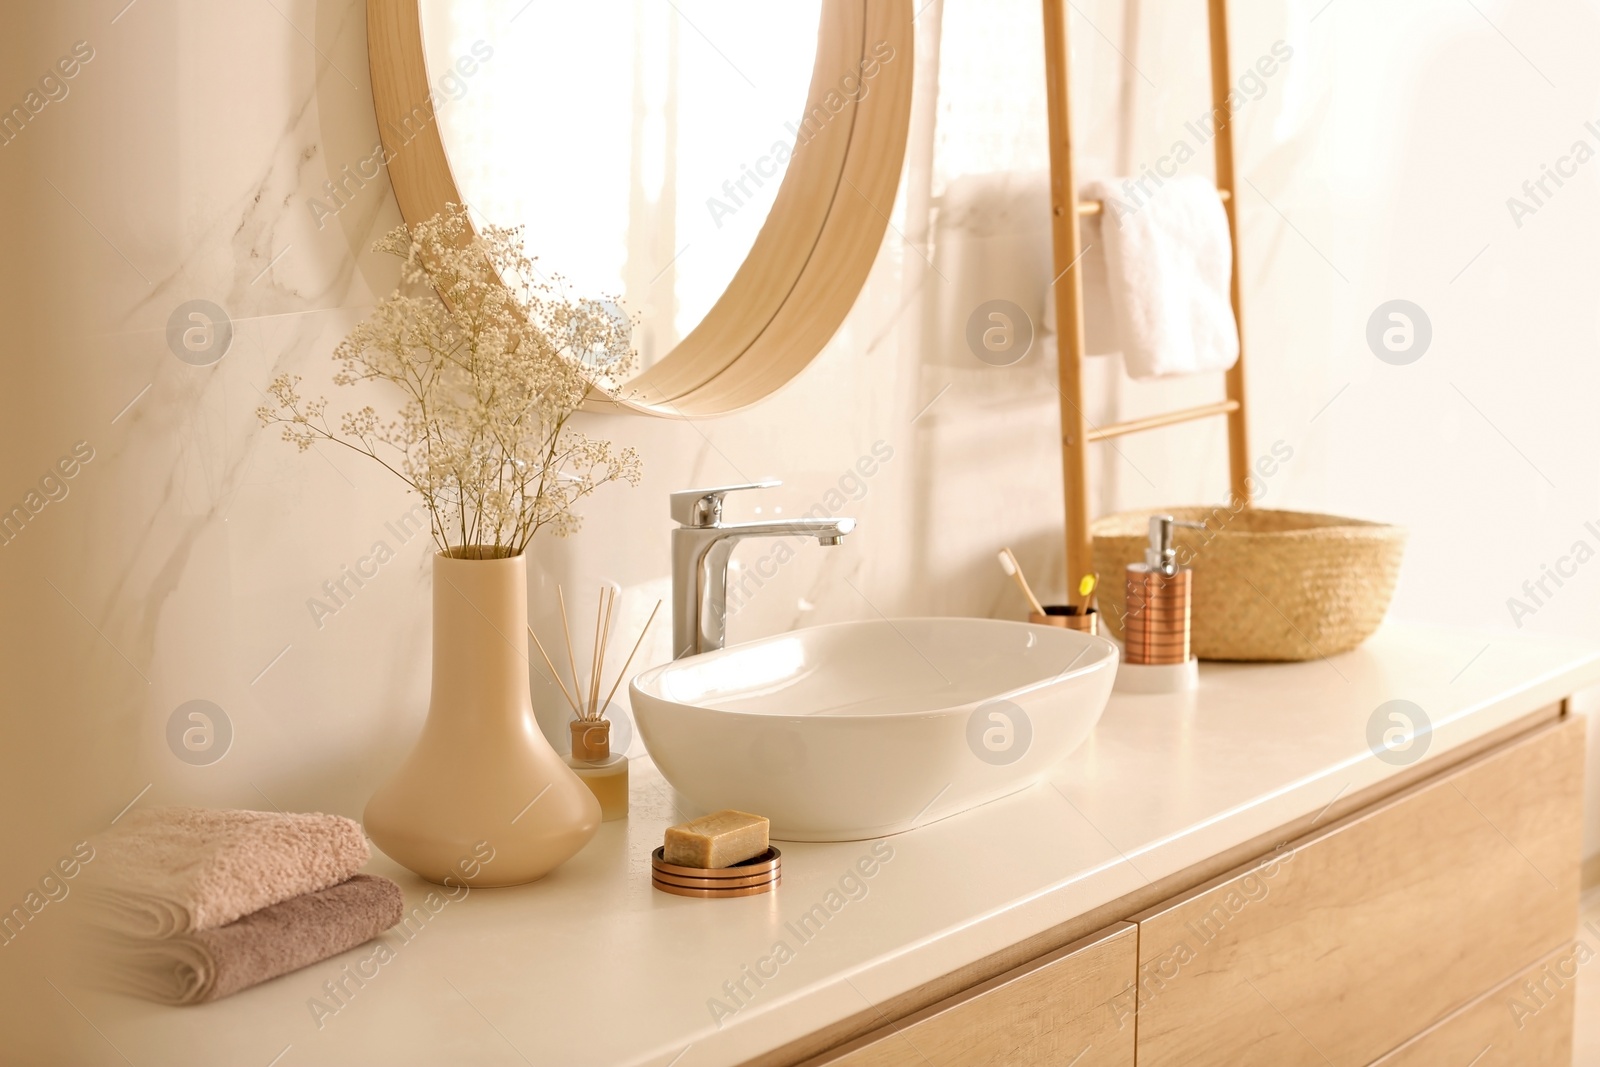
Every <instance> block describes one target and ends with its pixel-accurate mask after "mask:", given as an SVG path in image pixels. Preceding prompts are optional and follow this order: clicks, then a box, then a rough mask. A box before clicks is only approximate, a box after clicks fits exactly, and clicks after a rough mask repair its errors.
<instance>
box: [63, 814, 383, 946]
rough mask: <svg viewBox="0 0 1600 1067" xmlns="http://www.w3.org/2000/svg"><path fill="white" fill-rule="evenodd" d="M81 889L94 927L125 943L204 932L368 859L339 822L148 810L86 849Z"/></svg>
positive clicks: (332, 879) (362, 842)
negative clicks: (91, 852)
mask: <svg viewBox="0 0 1600 1067" xmlns="http://www.w3.org/2000/svg"><path fill="white" fill-rule="evenodd" d="M94 845H95V854H96V862H95V864H94V866H93V868H90V869H88V873H91V874H92V875H93V876H94V877H93V879H92V880H91V881H90V883H89V885H88V886H86V888H85V893H86V894H87V895H89V896H92V897H93V898H94V900H95V901H96V903H97V904H98V905H99V910H100V915H99V917H98V918H99V923H100V925H102V926H105V927H108V928H109V929H111V930H112V931H115V932H118V933H122V934H124V935H127V936H130V937H171V936H173V935H175V934H187V933H193V932H195V931H199V930H210V929H212V928H214V927H219V926H222V925H224V924H225V923H230V922H232V921H233V920H235V919H237V918H239V917H240V916H242V915H248V914H250V913H251V912H255V911H260V910H261V909H262V908H265V907H268V906H269V905H272V904H276V903H278V902H279V901H282V900H288V899H289V898H290V897H297V896H299V895H301V894H302V893H314V892H316V891H317V890H319V889H326V888H327V887H329V886H331V885H337V884H338V883H340V882H343V881H344V880H346V879H347V878H349V877H350V876H351V875H353V874H355V873H356V871H358V870H360V869H361V867H362V865H363V864H365V863H366V862H367V859H368V857H369V856H370V855H371V851H370V849H369V848H368V847H367V839H366V837H365V836H364V835H363V834H362V832H361V826H360V824H359V823H357V822H355V821H353V820H351V819H346V818H344V817H342V816H339V815H315V814H313V815H285V814H281V813H279V812H268V811H213V810H210V809H206V808H152V809H150V810H148V811H134V812H130V813H128V815H127V816H126V817H125V818H123V819H122V821H121V823H120V824H119V825H118V826H116V827H114V828H113V829H112V830H111V831H110V832H108V833H107V834H106V835H105V836H104V837H103V838H99V839H97V840H96V841H95V843H94Z"/></svg>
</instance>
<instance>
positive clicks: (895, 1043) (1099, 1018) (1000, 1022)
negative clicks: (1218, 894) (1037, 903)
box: [819, 923, 1139, 1067]
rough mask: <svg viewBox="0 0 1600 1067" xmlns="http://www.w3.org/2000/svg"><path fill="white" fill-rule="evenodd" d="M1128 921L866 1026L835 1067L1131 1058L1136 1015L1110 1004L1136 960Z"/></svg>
mask: <svg viewBox="0 0 1600 1067" xmlns="http://www.w3.org/2000/svg"><path fill="white" fill-rule="evenodd" d="M1138 943H1139V938H1138V931H1137V930H1136V929H1135V928H1134V927H1133V926H1132V925H1131V924H1129V923H1118V924H1116V925H1115V926H1113V927H1111V928H1110V929H1107V930H1104V931H1102V932H1100V933H1098V934H1094V935H1092V936H1090V937H1087V938H1084V939H1083V940H1082V941H1078V942H1076V943H1074V944H1071V945H1068V946H1066V947H1065V948H1062V949H1058V950H1057V951H1055V952H1052V953H1050V954H1049V955H1048V956H1045V957H1043V958H1042V959H1039V960H1037V961H1035V962H1033V963H1029V964H1027V965H1026V966H1023V967H1019V968H1017V969H1016V970H1014V971H1011V972H1008V973H1006V974H1003V975H1000V976H999V977H998V978H994V979H991V980H990V981H988V982H984V983H983V984H982V985H978V986H975V987H973V988H972V989H970V990H967V991H966V992H964V993H962V994H960V995H959V996H955V997H951V998H950V999H948V1000H945V1001H942V1002H940V1003H938V1004H935V1005H933V1006H932V1007H930V1008H927V1009H925V1010H923V1011H921V1012H918V1013H916V1014H915V1015H911V1016H909V1017H907V1018H905V1019H902V1020H900V1021H899V1022H896V1023H894V1024H892V1025H890V1026H887V1027H885V1028H884V1029H883V1030H881V1031H879V1032H877V1033H874V1034H869V1035H867V1036H866V1037H865V1038H862V1039H861V1040H859V1041H856V1042H854V1043H852V1044H850V1045H847V1046H845V1047H844V1048H843V1049H839V1050H835V1051H834V1052H833V1053H830V1054H829V1055H828V1056H827V1057H826V1058H825V1059H824V1060H822V1061H819V1062H824V1063H827V1064H828V1065H829V1067H897V1065H899V1064H921V1065H924V1067H1063V1065H1065V1064H1069V1063H1070V1064H1072V1065H1073V1067H1128V1065H1130V1064H1132V1063H1133V1032H1134V1028H1133V1019H1132V1017H1131V1016H1129V1017H1128V1018H1126V1019H1123V1020H1120V1021H1119V1020H1118V1019H1116V1018H1115V1017H1114V1016H1113V1015H1112V1014H1111V1013H1110V1012H1108V1011H1107V1010H1106V1006H1107V1005H1108V1004H1109V1003H1110V1002H1111V1000H1112V999H1113V998H1114V997H1116V996H1117V995H1118V994H1119V993H1121V992H1122V991H1123V990H1124V989H1126V988H1127V983H1128V975H1130V974H1131V973H1133V969H1134V967H1135V966H1137V964H1138Z"/></svg>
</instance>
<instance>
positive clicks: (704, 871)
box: [650, 846, 783, 897]
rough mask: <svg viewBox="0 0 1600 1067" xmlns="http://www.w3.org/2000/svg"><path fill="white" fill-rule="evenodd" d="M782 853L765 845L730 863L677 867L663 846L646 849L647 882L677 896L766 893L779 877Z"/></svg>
mask: <svg viewBox="0 0 1600 1067" xmlns="http://www.w3.org/2000/svg"><path fill="white" fill-rule="evenodd" d="M782 868H783V853H781V852H779V851H778V850H777V849H775V848H772V847H770V846H769V847H768V848H767V850H766V851H765V852H763V853H762V854H761V855H759V856H755V857H753V858H751V859H747V860H745V861H744V862H743V863H736V864H734V865H733V866H732V867H680V866H678V865H677V864H675V863H668V862H667V861H666V858H665V849H663V848H657V849H656V850H655V851H654V852H652V853H650V884H651V885H653V886H655V887H656V888H657V889H659V890H661V891H662V892H663V893H672V894H674V895H676V896H680V897H753V896H756V895H757V894H759V893H770V892H772V889H773V887H774V886H776V885H777V884H778V883H779V881H781V880H782V876H783V869H782Z"/></svg>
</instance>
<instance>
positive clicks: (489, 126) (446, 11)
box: [422, 0, 822, 370]
mask: <svg viewBox="0 0 1600 1067" xmlns="http://www.w3.org/2000/svg"><path fill="white" fill-rule="evenodd" d="M821 8H822V2H821V0H797V2H789V3H784V4H750V3H748V2H744V3H740V2H736V0H673V2H671V3H666V2H663V0H584V2H583V3H575V4H559V3H554V2H551V0H534V2H533V3H529V2H528V0H486V2H481V3H471V4H467V3H461V2H459V0H423V3H422V27H423V41H424V48H425V51H426V54H427V59H428V69H429V72H430V80H431V83H432V85H433V86H434V88H435V90H436V93H437V101H438V103H437V115H438V123H439V133H440V136H441V138H442V139H443V141H444V146H445V150H446V153H447V154H448V156H449V159H450V165H451V169H452V171H453V172H454V175H455V180H456V183H457V185H458V187H459V189H460V191H461V196H462V198H463V199H464V200H465V201H466V203H467V204H468V206H469V207H470V208H471V209H472V211H473V214H474V217H475V219H476V220H477V222H478V224H479V225H483V224H485V223H493V224H496V225H504V226H522V227H524V231H525V232H524V240H525V242H526V245H527V249H528V252H529V254H530V255H533V256H536V257H538V263H537V266H538V268H539V269H540V270H541V271H542V272H544V273H546V274H549V273H555V274H559V275H561V276H563V277H564V278H565V279H566V282H567V285H568V286H569V288H570V289H571V291H573V292H574V293H575V294H576V295H583V296H596V297H607V298H617V299H620V301H621V303H622V305H623V307H624V309H625V310H626V312H627V313H628V314H629V315H630V316H631V317H632V318H633V319H634V321H635V324H636V325H635V328H634V334H633V341H634V346H635V347H636V348H637V349H638V351H639V356H640V369H641V370H642V369H645V368H648V367H650V366H651V365H652V364H653V363H654V362H655V361H656V360H658V359H660V358H661V357H662V356H663V355H665V354H666V353H668V352H670V351H671V350H672V348H673V347H674V346H675V345H677V343H678V342H679V341H680V340H682V339H683V337H684V336H685V335H686V334H688V333H689V332H690V331H691V330H693V329H694V327H695V326H696V325H697V324H698V323H699V322H700V321H701V319H703V318H704V317H705V315H706V313H707V312H708V311H709V310H710V309H711V307H712V305H713V304H715V303H716V301H717V299H718V298H719V297H721V295H722V293H723V291H724V290H725V289H726V288H727V286H728V283H729V282H730V281H731V280H732V278H733V276H734V274H735V273H736V272H737V271H738V269H739V267H740V265H741V264H742V263H743V262H744V260H745V258H746V256H747V255H748V254H749V252H750V248H751V246H752V244H753V243H754V242H755V239H756V235H757V234H758V233H759V232H760V230H761V226H762V224H763V223H764V222H765V221H766V219H767V214H768V212H769V210H770V209H771V207H772V203H773V199H774V198H775V197H776V195H777V192H778V187H779V185H780V184H781V182H782V179H783V175H784V172H785V170H786V169H787V167H788V162H789V158H790V156H791V154H792V152H793V150H794V146H795V142H796V133H797V131H799V130H800V123H801V122H802V120H803V119H804V117H805V105H806V96H807V92H808V90H809V88H810V85H811V78H812V68H813V66H814V64H815V62H816V56H817V32H818V25H819V22H820V19H821ZM486 56H487V58H485V57H486ZM463 57H466V61H465V62H463ZM468 70H470V71H471V72H472V73H471V74H470V75H468V74H467V73H466V72H467V71H468Z"/></svg>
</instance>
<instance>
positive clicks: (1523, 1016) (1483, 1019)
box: [1372, 944, 1588, 1067]
mask: <svg viewBox="0 0 1600 1067" xmlns="http://www.w3.org/2000/svg"><path fill="white" fill-rule="evenodd" d="M1587 951H1588V950H1587V948H1585V949H1584V952H1587ZM1586 958H1587V957H1586V956H1585V955H1581V954H1580V953H1579V950H1578V946H1577V945H1576V944H1570V945H1568V946H1566V947H1565V948H1563V949H1561V950H1560V951H1558V952H1556V953H1554V954H1553V955H1551V956H1547V957H1546V958H1545V959H1543V960H1542V961H1540V962H1539V963H1538V964H1536V965H1535V966H1533V967H1530V968H1529V969H1528V970H1526V971H1524V972H1523V973H1522V974H1519V975H1517V976H1516V977H1515V978H1513V979H1512V980H1511V981H1509V982H1507V983H1506V984H1505V985H1503V986H1501V987H1500V988H1499V989H1496V990H1495V991H1494V992H1493V993H1490V994H1489V995H1488V996H1486V997H1484V998H1483V999H1482V1000H1479V1001H1477V1002H1476V1003H1474V1004H1470V1005H1468V1006H1467V1007H1465V1008H1463V1009H1461V1010H1460V1011H1458V1012H1456V1014H1454V1015H1452V1016H1450V1018H1448V1019H1446V1020H1445V1021H1444V1022H1442V1023H1440V1024H1439V1025H1438V1026H1436V1027H1434V1028H1433V1029H1432V1030H1429V1031H1428V1032H1427V1033H1425V1034H1422V1035H1420V1036H1418V1037H1417V1038H1415V1039H1413V1040H1411V1041H1409V1042H1407V1043H1406V1044H1405V1045H1404V1046H1402V1047H1401V1048H1398V1049H1396V1050H1395V1051H1393V1052H1391V1053H1390V1054H1389V1055H1387V1056H1385V1057H1384V1058H1383V1059H1381V1060H1379V1061H1378V1062H1377V1063H1375V1064H1373V1065H1372V1067H1437V1065H1438V1064H1441V1063H1448V1064H1461V1065H1463V1067H1464V1065H1467V1064H1471V1065H1472V1067H1529V1065H1531V1064H1538V1065H1539V1067H1558V1065H1559V1067H1566V1065H1567V1064H1570V1063H1571V1062H1572V1023H1573V1009H1574V1006H1575V1004H1576V994H1577V988H1578V967H1579V966H1580V964H1581V962H1582V961H1583V960H1584V959H1586Z"/></svg>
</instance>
